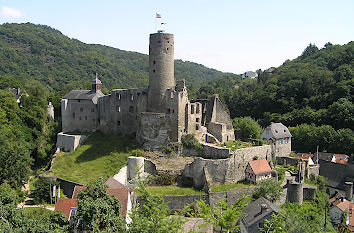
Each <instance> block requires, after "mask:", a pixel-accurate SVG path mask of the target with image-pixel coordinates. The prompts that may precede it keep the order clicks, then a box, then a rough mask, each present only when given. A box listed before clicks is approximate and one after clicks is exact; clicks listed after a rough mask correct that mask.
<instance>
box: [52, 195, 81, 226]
mask: <svg viewBox="0 0 354 233" xmlns="http://www.w3.org/2000/svg"><path fill="white" fill-rule="evenodd" d="M54 210H58V211H61V212H63V214H64V215H65V219H66V221H70V219H71V217H73V216H74V215H76V212H77V200H76V199H67V198H58V200H57V203H56V204H55V209H54Z"/></svg>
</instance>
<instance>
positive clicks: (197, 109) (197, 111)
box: [196, 104, 200, 113]
mask: <svg viewBox="0 0 354 233" xmlns="http://www.w3.org/2000/svg"><path fill="white" fill-rule="evenodd" d="M199 112H200V109H199V104H197V105H196V113H199Z"/></svg>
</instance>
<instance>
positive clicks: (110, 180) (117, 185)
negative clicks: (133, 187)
mask: <svg viewBox="0 0 354 233" xmlns="http://www.w3.org/2000/svg"><path fill="white" fill-rule="evenodd" d="M104 184H105V185H107V186H108V188H126V187H127V186H125V185H124V184H122V183H121V182H119V181H118V180H116V179H114V178H113V177H109V178H108V179H107V180H106V182H104Z"/></svg>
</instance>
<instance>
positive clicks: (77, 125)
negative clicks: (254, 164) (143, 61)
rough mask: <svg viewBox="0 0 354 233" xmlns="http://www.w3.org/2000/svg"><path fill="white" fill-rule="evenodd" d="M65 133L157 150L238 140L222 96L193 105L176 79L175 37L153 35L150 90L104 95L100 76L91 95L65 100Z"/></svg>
mask: <svg viewBox="0 0 354 233" xmlns="http://www.w3.org/2000/svg"><path fill="white" fill-rule="evenodd" d="M61 104H62V130H63V133H70V132H91V131H95V130H100V131H101V132H103V133H105V134H122V135H126V134H132V133H136V139H137V141H139V142H140V143H141V144H142V145H143V147H144V148H149V149H154V148H157V147H159V146H160V145H165V144H167V143H169V142H181V137H182V136H183V135H186V134H194V135H195V136H196V138H197V139H199V140H200V141H206V142H208V140H210V139H214V140H216V141H218V142H220V143H223V142H226V141H232V140H234V139H235V136H234V129H233V127H232V121H231V119H230V116H229V114H228V113H227V111H226V109H225V107H224V106H223V104H222V102H221V101H220V99H219V98H218V96H217V95H214V96H213V97H212V98H210V99H203V100H189V99H188V93H187V89H186V86H185V81H184V80H179V81H177V82H176V81H175V78H174V36H173V34H168V33H163V32H160V31H159V32H158V33H154V34H150V45H149V87H148V88H147V89H144V88H131V89H115V90H113V91H112V92H111V94H109V95H104V94H103V93H102V92H101V81H100V80H99V79H98V77H97V75H96V78H95V80H94V81H93V83H92V89H91V90H72V91H71V92H69V93H68V94H66V95H65V96H64V97H63V99H62V102H61Z"/></svg>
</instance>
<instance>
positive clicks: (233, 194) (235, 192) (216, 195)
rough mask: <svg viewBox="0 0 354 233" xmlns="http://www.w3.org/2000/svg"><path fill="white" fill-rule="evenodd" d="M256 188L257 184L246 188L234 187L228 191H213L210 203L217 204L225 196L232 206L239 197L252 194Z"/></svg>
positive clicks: (210, 194)
mask: <svg viewBox="0 0 354 233" xmlns="http://www.w3.org/2000/svg"><path fill="white" fill-rule="evenodd" d="M256 188H257V187H256V186H250V187H245V188H239V189H232V190H229V191H227V192H211V193H209V203H210V204H211V205H216V204H217V203H218V202H219V200H220V198H222V197H225V198H226V200H227V203H228V204H229V206H230V205H233V204H234V203H235V202H236V201H237V199H238V198H242V197H243V196H252V194H253V193H254V190H255V189H256Z"/></svg>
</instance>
